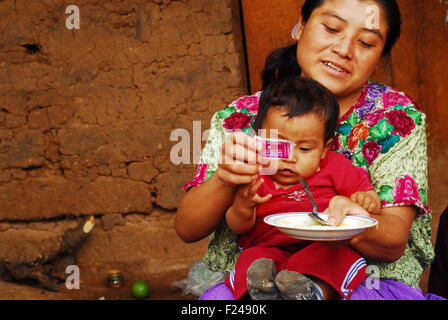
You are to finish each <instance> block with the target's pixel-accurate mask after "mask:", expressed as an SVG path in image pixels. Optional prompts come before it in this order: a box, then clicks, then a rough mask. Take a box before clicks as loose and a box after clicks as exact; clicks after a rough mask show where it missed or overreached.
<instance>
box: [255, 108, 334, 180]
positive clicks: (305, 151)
mask: <svg viewBox="0 0 448 320" xmlns="http://www.w3.org/2000/svg"><path fill="white" fill-rule="evenodd" d="M261 129H264V130H260V132H263V131H265V136H266V138H274V139H285V140H289V141H292V142H294V143H295V144H296V145H295V146H294V148H292V150H291V154H290V157H289V159H271V161H278V170H277V171H276V173H275V174H274V175H272V180H273V181H274V183H275V184H276V185H277V187H283V188H286V187H290V186H292V185H295V184H297V183H299V177H300V176H301V177H303V178H305V179H307V178H309V177H311V176H312V175H313V174H314V173H316V172H317V171H318V170H319V164H320V161H321V160H322V159H323V158H324V157H325V155H326V154H327V149H328V147H327V146H326V145H324V132H325V124H324V122H323V121H322V120H321V119H320V118H319V117H318V116H316V115H315V114H306V115H303V116H299V117H293V118H289V117H288V116H286V112H285V109H283V108H274V109H270V110H269V111H268V114H267V115H266V118H265V119H264V122H263V126H262V128H261ZM261 134H262V135H264V134H263V133H261ZM327 145H328V144H327Z"/></svg>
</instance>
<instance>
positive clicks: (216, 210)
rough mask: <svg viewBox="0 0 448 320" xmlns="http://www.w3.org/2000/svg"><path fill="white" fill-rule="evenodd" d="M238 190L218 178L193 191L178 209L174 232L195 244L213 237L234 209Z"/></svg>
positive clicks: (185, 240) (211, 178)
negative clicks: (209, 236)
mask: <svg viewBox="0 0 448 320" xmlns="http://www.w3.org/2000/svg"><path fill="white" fill-rule="evenodd" d="M236 189H237V188H236V186H232V185H230V184H226V183H224V182H222V180H220V179H219V178H218V177H217V175H216V174H213V175H212V176H211V177H210V178H209V179H208V180H207V181H205V182H204V183H202V184H201V185H200V186H199V187H193V188H191V189H190V190H189V191H188V192H187V193H186V194H185V195H184V197H183V198H182V200H181V202H180V204H179V207H178V209H177V213H176V218H175V222H174V229H175V230H176V232H177V234H178V236H179V237H180V238H181V239H182V240H183V241H184V242H195V241H199V240H201V239H203V238H204V237H206V236H208V235H210V234H211V233H212V232H213V231H214V230H215V229H216V228H217V227H218V225H219V223H220V222H221V221H222V220H223V219H224V217H225V212H226V210H227V208H228V207H230V206H231V205H232V203H233V199H234V197H235V192H236Z"/></svg>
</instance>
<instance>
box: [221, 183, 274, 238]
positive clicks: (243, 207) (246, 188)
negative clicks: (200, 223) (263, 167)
mask: <svg viewBox="0 0 448 320" xmlns="http://www.w3.org/2000/svg"><path fill="white" fill-rule="evenodd" d="M263 182H264V180H263V179H260V180H257V181H255V182H254V183H250V184H246V185H243V186H240V187H239V188H238V191H237V193H236V195H235V200H234V202H233V205H232V206H231V207H230V208H229V209H228V210H227V212H226V222H227V225H228V226H229V228H230V229H231V230H232V231H233V232H235V233H236V234H243V233H247V232H249V231H250V230H252V228H253V226H254V224H255V220H256V212H255V207H256V206H257V204H261V203H264V202H267V201H268V200H269V199H271V197H272V196H271V195H270V194H268V195H266V196H264V197H261V196H259V195H258V194H257V190H258V188H260V186H261V185H262V184H263Z"/></svg>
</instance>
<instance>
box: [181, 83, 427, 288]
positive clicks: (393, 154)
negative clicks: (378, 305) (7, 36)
mask: <svg viewBox="0 0 448 320" xmlns="http://www.w3.org/2000/svg"><path fill="white" fill-rule="evenodd" d="M260 95H261V92H258V93H256V94H254V95H251V96H245V97H242V98H240V99H238V100H236V101H234V102H233V103H231V104H230V105H228V106H227V107H226V108H224V109H223V110H221V111H219V112H217V113H215V114H214V115H213V117H212V120H211V128H210V132H209V137H208V140H207V143H206V145H205V147H204V149H203V150H202V153H201V159H200V163H199V165H198V170H197V173H196V175H195V177H194V178H193V180H191V181H189V182H187V183H186V184H185V190H188V189H189V188H190V187H193V186H198V185H200V184H201V183H202V182H204V181H205V180H207V179H208V178H209V177H210V176H211V175H212V174H213V173H214V172H215V171H216V169H217V166H218V159H219V156H220V150H221V145H222V144H223V142H224V141H225V138H226V134H228V133H229V132H232V131H235V130H242V131H244V132H247V131H248V130H252V125H253V122H254V120H255V117H256V114H257V111H258V101H259V98H260ZM425 120H426V117H425V114H424V113H423V112H422V111H420V110H419V109H418V107H417V106H416V104H415V103H414V102H413V101H412V99H410V98H409V97H408V96H407V95H405V94H404V93H402V92H398V91H396V90H394V89H392V88H390V87H388V86H386V85H383V84H380V83H375V82H372V81H369V82H368V83H367V84H366V85H365V87H364V90H363V94H362V96H361V97H360V99H359V100H358V102H357V104H356V105H354V106H353V107H352V108H351V109H350V110H349V111H348V112H347V113H346V114H345V115H344V116H343V117H342V118H341V119H340V120H339V125H338V128H337V132H336V137H335V143H334V145H333V147H332V150H333V151H336V152H340V153H342V154H344V155H345V157H346V158H348V159H349V160H350V161H352V162H353V163H354V164H355V165H356V166H357V167H360V168H362V169H364V170H365V173H366V174H368V175H369V177H370V180H371V182H372V185H373V186H374V188H375V191H376V192H377V193H378V195H379V196H380V198H381V202H382V207H383V208H386V207H393V206H408V205H414V206H416V207H417V209H418V210H417V211H418V212H417V216H416V218H415V220H414V222H413V224H412V227H411V232H410V236H409V241H408V244H407V247H406V250H405V252H404V254H403V256H402V257H401V258H400V259H399V260H397V261H395V262H393V263H383V262H379V261H373V260H368V259H367V262H368V264H370V265H376V266H378V267H379V270H380V278H382V279H393V280H396V281H399V282H403V283H407V284H409V285H410V286H411V287H414V288H417V287H418V284H419V280H420V276H421V274H422V272H423V271H424V270H425V269H427V268H428V267H429V266H430V264H431V263H432V260H433V258H434V252H433V247H432V244H431V241H430V238H431V218H432V214H431V212H430V210H429V208H428V207H427V190H428V182H427V153H426V126H425ZM239 253H240V250H239V248H238V236H237V235H236V234H234V233H233V232H232V231H231V230H230V229H229V228H228V227H227V225H226V223H225V221H224V220H223V221H222V223H221V224H220V226H219V227H218V228H217V230H216V231H215V232H214V233H213V234H212V235H211V236H210V241H209V244H208V249H207V253H206V255H205V257H204V263H205V264H206V265H207V266H208V267H209V268H210V269H211V270H213V271H221V272H224V273H226V272H231V271H232V269H233V267H234V265H235V262H236V260H237V258H238V255H239Z"/></svg>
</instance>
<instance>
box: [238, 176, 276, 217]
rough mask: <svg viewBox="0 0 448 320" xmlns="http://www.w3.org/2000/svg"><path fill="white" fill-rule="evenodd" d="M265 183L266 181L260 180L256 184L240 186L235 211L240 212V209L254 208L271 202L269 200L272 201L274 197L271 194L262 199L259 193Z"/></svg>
mask: <svg viewBox="0 0 448 320" xmlns="http://www.w3.org/2000/svg"><path fill="white" fill-rule="evenodd" d="M263 183H264V180H263V179H259V180H257V181H255V182H252V183H249V184H245V185H242V186H240V187H239V188H238V191H237V194H236V196H235V201H234V203H233V206H234V207H235V209H237V210H238V209H239V208H242V209H247V208H254V207H255V206H256V205H257V204H262V203H265V202H267V201H269V199H271V197H272V195H271V194H268V195H266V196H264V197H261V196H260V195H258V193H257V191H258V189H259V188H260V187H261V185H262V184H263Z"/></svg>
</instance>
